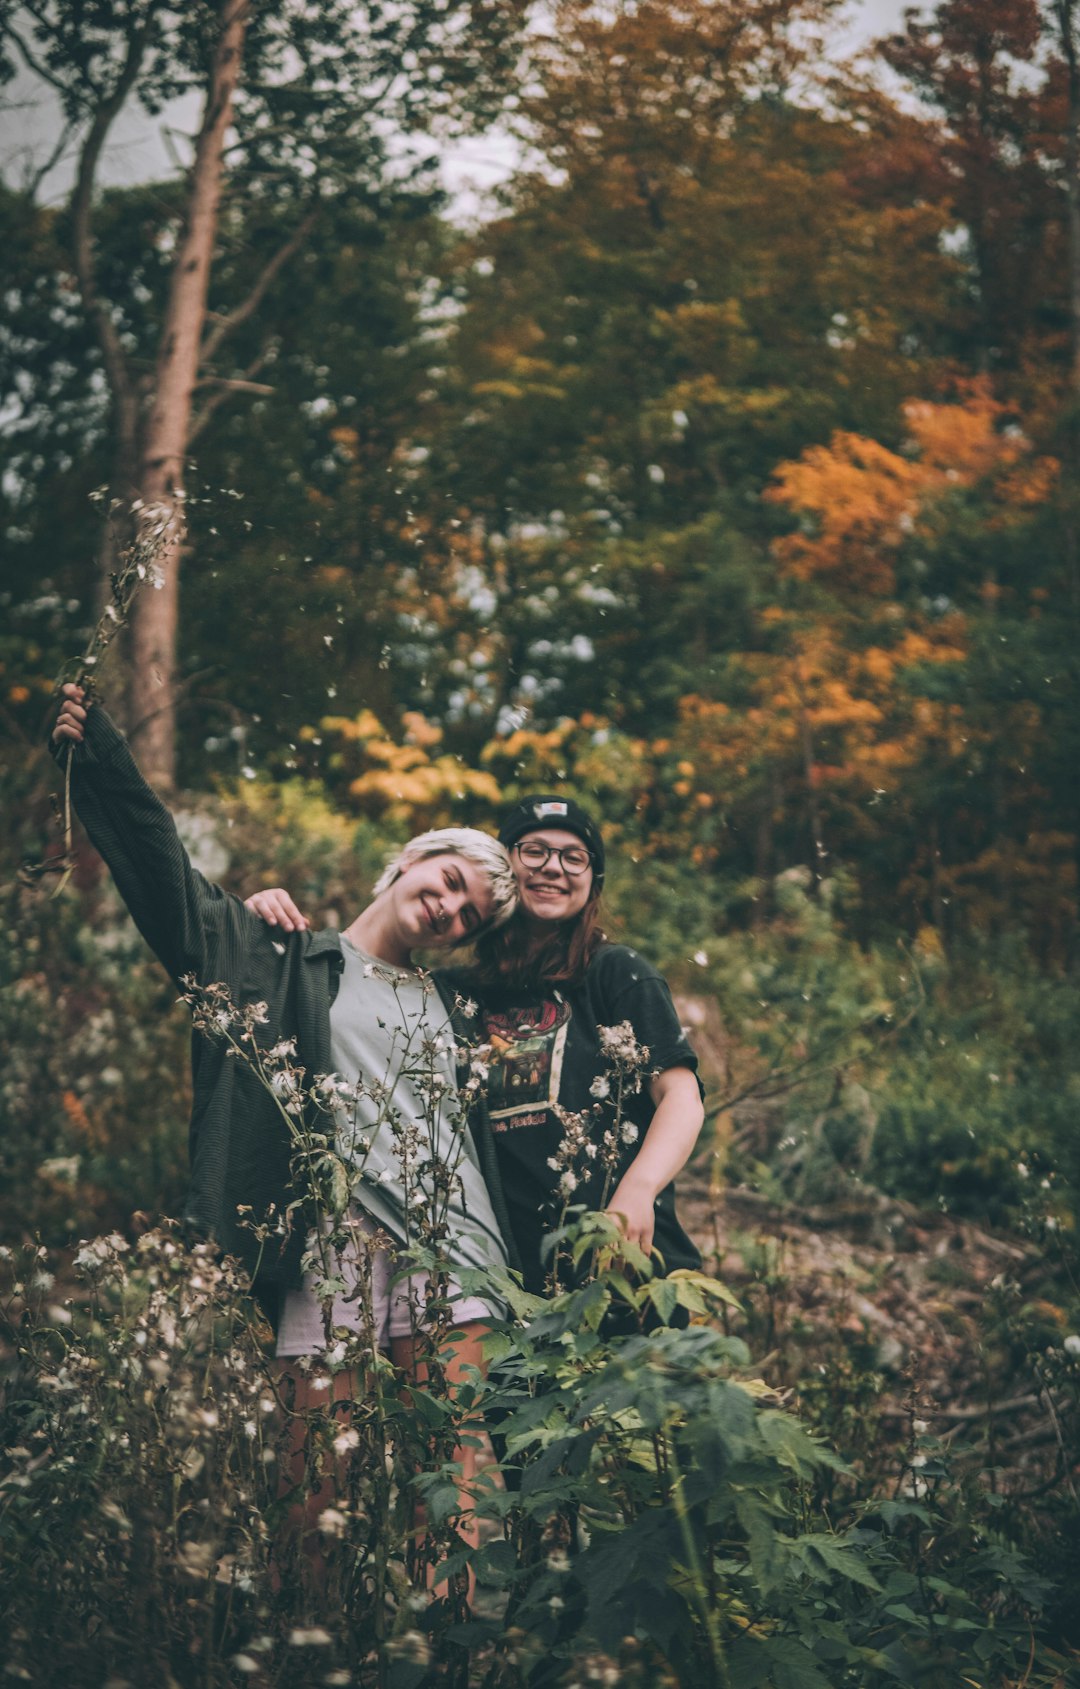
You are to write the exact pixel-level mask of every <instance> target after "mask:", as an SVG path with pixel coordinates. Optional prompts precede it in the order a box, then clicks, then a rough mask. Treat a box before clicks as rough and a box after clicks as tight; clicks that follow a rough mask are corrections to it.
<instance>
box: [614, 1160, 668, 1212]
mask: <svg viewBox="0 0 1080 1689" xmlns="http://www.w3.org/2000/svg"><path fill="white" fill-rule="evenodd" d="M620 1194H621V1195H622V1196H624V1197H632V1198H633V1199H634V1200H635V1201H637V1202H647V1203H650V1204H652V1203H654V1202H655V1201H656V1199H657V1197H658V1196H659V1194H660V1186H659V1185H657V1184H656V1183H655V1182H654V1181H653V1180H652V1179H650V1178H649V1177H648V1176H647V1175H644V1174H641V1173H635V1172H634V1171H633V1170H632V1169H631V1171H630V1172H629V1173H624V1174H623V1176H622V1178H621V1179H620V1180H619V1184H618V1189H617V1190H616V1192H615V1195H616V1196H618V1195H620Z"/></svg>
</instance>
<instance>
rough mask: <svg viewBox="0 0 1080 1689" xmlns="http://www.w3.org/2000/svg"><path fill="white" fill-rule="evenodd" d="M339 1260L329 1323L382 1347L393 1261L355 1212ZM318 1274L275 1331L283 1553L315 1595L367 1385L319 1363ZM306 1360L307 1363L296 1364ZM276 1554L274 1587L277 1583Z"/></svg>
mask: <svg viewBox="0 0 1080 1689" xmlns="http://www.w3.org/2000/svg"><path fill="white" fill-rule="evenodd" d="M350 1230H351V1233H352V1235H351V1237H350V1239H349V1242H348V1243H347V1245H346V1247H345V1249H344V1250H343V1251H342V1254H341V1257H340V1259H336V1260H335V1261H333V1262H332V1263H329V1266H330V1267H331V1269H332V1270H333V1271H335V1272H336V1273H339V1274H340V1276H341V1277H342V1278H343V1279H344V1281H345V1289H344V1292H343V1293H342V1294H341V1295H338V1296H336V1297H335V1299H334V1305H333V1309H332V1312H331V1318H330V1324H331V1327H332V1328H345V1329H347V1330H349V1331H352V1332H354V1333H357V1334H361V1335H362V1336H363V1337H364V1338H365V1339H366V1343H365V1346H367V1343H370V1345H371V1348H372V1351H373V1352H374V1350H375V1348H376V1347H378V1348H381V1349H385V1348H386V1346H387V1342H388V1338H387V1329H388V1324H389V1312H390V1300H389V1299H390V1257H389V1255H388V1253H387V1251H386V1250H385V1249H384V1248H380V1247H379V1245H378V1240H377V1238H376V1237H375V1228H374V1227H372V1226H371V1225H370V1223H369V1222H368V1220H367V1217H366V1216H363V1215H360V1214H357V1215H356V1216H355V1218H354V1221H353V1223H352V1224H351V1227H350ZM319 1276H320V1275H317V1274H314V1273H309V1274H307V1275H306V1277H305V1280H304V1284H303V1286H302V1288H301V1289H300V1290H290V1291H288V1292H286V1294H285V1296H284V1297H283V1299H282V1308H281V1319H280V1323H279V1327H278V1339H277V1358H278V1383H279V1394H280V1396H281V1399H282V1402H283V1404H284V1408H285V1412H286V1415H287V1425H286V1432H285V1437H284V1439H283V1440H284V1445H285V1446H284V1450H283V1459H282V1464H281V1469H280V1472H279V1481H278V1494H279V1496H281V1497H284V1496H291V1497H292V1498H293V1499H292V1502H291V1504H290V1507H289V1512H288V1519H287V1523H286V1527H285V1530H284V1532H283V1540H282V1544H281V1550H288V1549H298V1550H299V1555H298V1560H299V1565H300V1566H301V1568H302V1570H303V1575H304V1579H305V1581H306V1582H307V1583H308V1584H309V1585H310V1587H311V1589H312V1591H313V1593H314V1592H317V1591H322V1590H324V1589H325V1583H326V1554H325V1542H324V1531H323V1528H322V1515H323V1514H324V1513H325V1512H326V1510H327V1509H328V1508H331V1507H338V1506H339V1505H341V1504H345V1503H347V1502H348V1497H349V1487H348V1467H349V1457H350V1449H349V1447H348V1444H347V1443H346V1444H345V1446H344V1447H343V1448H338V1447H336V1446H335V1445H336V1442H337V1439H338V1438H339V1437H340V1436H341V1434H342V1433H343V1432H345V1431H347V1430H348V1429H349V1427H350V1424H351V1420H352V1404H353V1403H354V1402H356V1401H359V1400H361V1399H362V1397H363V1395H364V1393H365V1391H366V1390H367V1389H368V1386H369V1382H370V1380H369V1376H368V1372H367V1369H366V1368H364V1367H345V1368H339V1369H338V1370H336V1371H332V1370H331V1369H330V1368H329V1367H327V1366H326V1365H325V1364H324V1363H323V1362H322V1356H323V1354H324V1353H325V1350H326V1321H325V1318H324V1314H323V1309H322V1306H321V1304H320V1302H319V1299H318V1297H317V1295H316V1285H317V1281H318V1277H319ZM301 1362H304V1363H305V1364H301ZM280 1559H281V1553H280V1551H279V1554H278V1555H276V1556H275V1561H276V1562H278V1563H279V1569H278V1570H277V1572H276V1576H275V1582H276V1583H277V1585H278V1587H280V1585H281V1581H282V1569H281V1568H280Z"/></svg>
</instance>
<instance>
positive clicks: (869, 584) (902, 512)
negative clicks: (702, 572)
mask: <svg viewBox="0 0 1080 1689" xmlns="http://www.w3.org/2000/svg"><path fill="white" fill-rule="evenodd" d="M903 414H904V421H905V423H906V425H907V428H908V434H909V439H910V447H911V450H910V455H901V454H900V453H898V452H894V451H891V450H890V449H889V448H888V447H887V446H883V445H881V444H880V443H879V442H878V441H876V440H870V439H866V438H865V437H864V436H862V435H859V434H849V433H842V432H839V431H838V432H837V433H835V434H834V435H833V437H832V439H831V440H830V442H829V444H828V445H827V446H812V447H810V448H809V450H807V451H805V452H804V453H803V454H802V456H801V457H800V458H799V459H797V460H796V461H794V462H789V463H783V464H781V465H780V467H779V469H778V470H777V471H776V473H775V475H774V477H773V484H772V486H771V487H769V488H768V490H767V491H766V493H765V495H764V496H765V498H766V499H768V500H769V501H770V502H771V503H773V504H782V505H787V506H788V508H789V509H790V510H791V512H792V514H793V515H794V516H796V517H797V518H798V519H799V527H798V530H797V531H796V532H794V533H791V534H786V535H784V536H783V537H782V538H781V539H778V540H777V541H776V542H775V552H776V555H777V557H778V558H779V560H780V562H781V566H782V568H783V569H784V571H785V573H787V574H788V575H789V576H790V577H791V578H792V579H794V580H798V581H809V580H813V579H816V578H818V577H828V578H830V579H831V580H832V581H833V583H834V584H835V586H836V587H837V588H839V589H841V590H847V591H849V592H857V593H859V594H860V595H871V596H874V597H878V598H880V597H884V596H887V595H888V594H889V593H891V592H892V591H893V589H894V585H895V559H896V554H897V552H898V551H899V550H900V547H901V546H902V545H903V544H904V543H905V541H907V540H908V539H909V537H910V536H912V535H914V534H916V533H917V532H918V530H919V526H920V523H921V521H922V520H923V519H924V517H925V516H926V515H927V514H928V512H929V510H930V507H931V505H932V504H933V502H934V501H935V500H936V499H938V498H940V497H941V496H942V495H943V494H945V493H947V492H948V491H949V490H950V489H951V488H953V487H961V486H970V485H972V484H973V483H975V482H977V481H982V480H984V479H987V478H990V479H991V480H992V482H993V490H994V493H995V496H996V498H997V499H998V501H999V502H1000V504H1001V505H1002V506H1003V507H1004V508H1005V509H1014V510H1027V509H1030V507H1031V505H1032V504H1034V503H1037V502H1038V500H1039V499H1040V498H1042V497H1045V496H1046V493H1047V492H1048V491H1049V489H1050V488H1051V487H1052V486H1053V482H1054V479H1055V477H1056V474H1057V469H1058V465H1057V464H1056V462H1055V460H1054V459H1052V458H1045V457H1042V458H1035V459H1030V460H1029V453H1030V442H1029V441H1028V440H1027V438H1026V436H1025V435H1024V434H1023V433H1022V431H1021V430H1020V429H1019V428H1017V427H1016V426H1015V424H1013V423H1011V422H1010V413H1009V411H1008V410H1007V408H1006V406H1004V405H1003V404H1001V403H999V401H998V400H996V399H995V398H994V397H993V395H992V393H991V391H990V387H989V384H988V383H986V382H985V381H981V380H973V381H971V382H969V383H967V384H966V385H965V387H964V388H963V390H962V393H961V397H960V399H959V402H957V403H953V404H940V403H932V402H930V401H928V400H922V399H920V400H914V399H913V400H909V402H908V403H907V404H906V405H905V406H904V411H903Z"/></svg>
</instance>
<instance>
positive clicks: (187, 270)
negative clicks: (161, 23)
mask: <svg viewBox="0 0 1080 1689" xmlns="http://www.w3.org/2000/svg"><path fill="white" fill-rule="evenodd" d="M249 17H250V0H223V4H222V7H221V30H220V33H219V36H218V42H217V47H216V50H215V53H214V62H213V68H212V71H211V79H210V86H209V89H208V93H207V101H206V108H205V111H204V114H203V121H202V126H201V128H200V131H199V137H198V141H197V143H196V148H195V159H194V163H193V165H192V171H191V185H190V192H189V197H188V207H187V219H186V226H185V229H184V233H183V237H182V240H181V243H180V247H179V250H178V252H177V256H176V263H175V265H174V266H173V272H172V279H171V284H170V289H169V299H168V304H167V307H166V313H165V322H164V325H163V329H162V337H161V345H160V350H159V353H158V360H157V371H156V377H155V381H154V396H153V403H152V406H151V410H150V414H149V416H148V417H147V419H146V424H145V429H144V432H143V450H142V459H141V463H140V467H139V484H138V497H139V500H140V501H141V504H140V507H139V509H138V510H137V517H136V533H137V535H138V537H139V538H145V537H150V536H152V535H156V536H158V537H159V538H160V540H161V541H162V542H163V544H162V549H161V552H160V556H159V570H160V575H159V582H158V584H157V590H156V591H146V592H143V593H140V595H139V596H138V598H137V599H136V601H135V607H134V613H133V615H132V622H131V657H132V676H131V687H130V691H129V700H128V702H129V712H130V718H131V736H132V739H133V740H134V741H135V743H136V745H137V749H138V753H139V760H140V763H141V765H142V767H143V770H144V772H145V773H146V776H147V778H148V779H149V780H151V781H153V782H154V784H155V785H158V786H161V787H164V788H166V789H168V788H169V787H171V786H172V785H173V783H174V780H175V772H176V760H175V718H176V642H177V629H178V624H179V607H180V557H181V548H182V545H183V540H184V534H185V527H186V524H185V519H184V466H185V455H186V450H187V445H188V436H189V429H190V426H191V418H192V400H193V395H194V391H195V383H196V381H197V379H198V373H199V365H200V361H201V348H202V337H203V330H204V327H205V322H206V306H207V292H208V288H209V282H210V265H211V261H212V258H213V251H214V241H215V238H216V233H217V221H218V209H219V206H220V203H221V187H222V175H223V169H224V161H223V154H224V147H225V137H226V134H227V132H228V128H229V124H230V121H231V117H232V107H233V98H234V95H235V92H236V84H237V79H238V77H239V74H240V64H241V58H242V54H243V47H244V36H245V32H246V29H247V25H248V20H249Z"/></svg>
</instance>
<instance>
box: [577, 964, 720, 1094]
mask: <svg viewBox="0 0 1080 1689" xmlns="http://www.w3.org/2000/svg"><path fill="white" fill-rule="evenodd" d="M597 964H598V965H599V970H600V976H601V978H600V983H601V1002H600V1004H599V1005H598V1007H599V1008H600V1013H599V1015H598V1021H599V1024H601V1025H605V1026H617V1025H618V1024H619V1023H620V1022H621V1021H624V1020H628V1021H629V1022H630V1025H631V1026H632V1027H633V1029H634V1036H635V1038H636V1039H637V1041H638V1043H639V1044H644V1045H646V1046H647V1047H648V1051H649V1062H648V1069H649V1072H650V1073H665V1072H666V1071H667V1069H668V1068H669V1067H688V1068H689V1069H690V1071H691V1072H692V1073H695V1074H696V1073H697V1070H698V1059H697V1056H696V1055H695V1053H694V1049H693V1046H692V1045H691V1043H690V1040H689V1039H688V1038H687V1036H686V1033H685V1032H684V1031H683V1028H682V1025H681V1024H680V1021H679V1017H678V1015H677V1013H676V1012H675V1005H674V1003H673V1002H672V1000H671V992H670V991H669V989H668V984H667V981H666V980H665V979H664V977H663V975H662V974H660V973H658V972H657V970H656V969H655V968H654V967H653V965H652V963H651V962H647V961H646V960H645V958H644V956H641V955H639V954H638V952H637V951H636V950H631V949H630V948H629V947H628V946H627V945H621V944H620V945H612V946H610V948H609V949H608V950H606V951H601V952H600V954H599V956H598V957H597ZM699 1083H700V1081H699Z"/></svg>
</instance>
